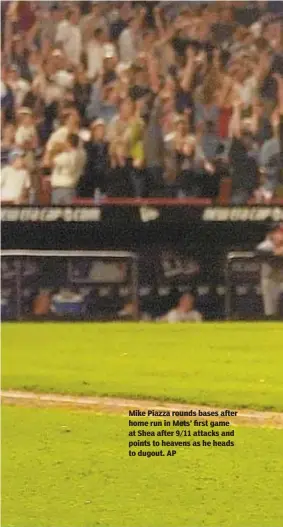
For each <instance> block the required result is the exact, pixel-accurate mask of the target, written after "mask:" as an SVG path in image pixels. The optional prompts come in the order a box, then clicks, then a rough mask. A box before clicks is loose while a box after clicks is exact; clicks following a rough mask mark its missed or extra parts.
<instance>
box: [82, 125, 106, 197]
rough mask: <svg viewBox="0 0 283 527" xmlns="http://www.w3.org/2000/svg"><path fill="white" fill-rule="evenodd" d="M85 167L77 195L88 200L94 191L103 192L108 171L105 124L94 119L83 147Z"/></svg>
mask: <svg viewBox="0 0 283 527" xmlns="http://www.w3.org/2000/svg"><path fill="white" fill-rule="evenodd" d="M85 149H86V155H87V159H86V165H85V170H84V174H83V175H82V177H81V179H80V181H79V184H78V189H77V191H78V195H79V196H80V197H84V198H90V197H92V196H93V195H94V191H95V189H99V190H100V191H101V192H105V178H106V172H107V169H108V143H107V141H106V139H105V123H104V121H103V120H102V119H96V120H95V121H94V122H93V123H92V126H91V139H90V141H89V142H88V143H86V146H85Z"/></svg>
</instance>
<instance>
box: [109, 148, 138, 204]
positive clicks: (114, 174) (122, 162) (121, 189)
mask: <svg viewBox="0 0 283 527" xmlns="http://www.w3.org/2000/svg"><path fill="white" fill-rule="evenodd" d="M132 170H133V167H132V160H131V159H130V158H129V157H128V152H127V145H126V143H125V142H124V141H123V140H119V139H118V140H116V141H115V142H113V143H112V144H111V147H110V167H109V170H108V173H107V186H106V194H107V196H108V197H112V198H120V197H127V198H128V197H129V198H131V197H133V196H134V188H133V183H132V178H131V173H132Z"/></svg>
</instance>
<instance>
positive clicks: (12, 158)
mask: <svg viewBox="0 0 283 527" xmlns="http://www.w3.org/2000/svg"><path fill="white" fill-rule="evenodd" d="M24 155H25V153H24V151H23V150H21V149H20V148H15V150H12V152H10V153H9V157H8V160H9V163H13V161H15V160H16V159H17V158H18V157H23V156H24Z"/></svg>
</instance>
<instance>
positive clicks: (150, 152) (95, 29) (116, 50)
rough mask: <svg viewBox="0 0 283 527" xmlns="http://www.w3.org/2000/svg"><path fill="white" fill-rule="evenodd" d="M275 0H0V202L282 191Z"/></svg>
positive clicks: (261, 195)
mask: <svg viewBox="0 0 283 527" xmlns="http://www.w3.org/2000/svg"><path fill="white" fill-rule="evenodd" d="M282 15H283V7H282V2H249V3H248V4H247V3H243V2H222V1H220V2H207V3H206V2H65V1H61V2H51V1H48V2H14V1H12V2H11V1H10V2H4V3H3V5H2V21H1V23H2V78H1V106H2V114H1V115H2V137H1V166H2V178H1V189H2V202H4V203H14V204H22V203H30V204H42V205H45V204H49V203H51V204H54V205H69V204H72V203H73V202H74V201H76V200H81V199H84V200H85V199H86V200H89V201H88V202H89V203H92V202H93V200H94V201H95V202H98V201H99V200H100V199H101V198H102V197H105V196H106V197H107V198H108V199H111V198H124V197H130V198H135V199H136V198H148V197H153V198H168V199H170V198H173V199H177V200H178V199H184V198H193V199H208V200H211V202H215V201H217V202H218V203H219V202H220V203H232V204H235V205H241V204H245V203H249V202H251V203H270V202H272V200H273V199H275V200H278V199H279V200H280V199H281V198H282V196H283V190H282V189H283V179H282V168H281V166H282V162H281V161H282V136H283V134H282V129H283V117H282V116H283V76H282V74H283V37H282V35H283V31H282Z"/></svg>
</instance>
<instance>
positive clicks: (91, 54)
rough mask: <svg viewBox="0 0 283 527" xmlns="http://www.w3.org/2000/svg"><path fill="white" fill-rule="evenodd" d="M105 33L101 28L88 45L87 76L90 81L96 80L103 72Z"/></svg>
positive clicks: (95, 31)
mask: <svg viewBox="0 0 283 527" xmlns="http://www.w3.org/2000/svg"><path fill="white" fill-rule="evenodd" d="M104 43H105V33H104V31H103V30H102V29H101V28H97V29H95V30H94V33H93V38H92V39H90V40H89V42H88V43H87V45H86V56H87V74H88V78H89V79H90V80H92V79H95V78H96V76H97V75H98V74H99V73H100V72H101V71H102V68H103V60H104Z"/></svg>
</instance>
